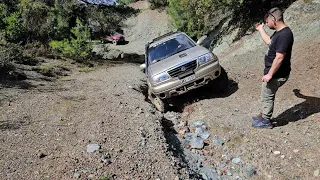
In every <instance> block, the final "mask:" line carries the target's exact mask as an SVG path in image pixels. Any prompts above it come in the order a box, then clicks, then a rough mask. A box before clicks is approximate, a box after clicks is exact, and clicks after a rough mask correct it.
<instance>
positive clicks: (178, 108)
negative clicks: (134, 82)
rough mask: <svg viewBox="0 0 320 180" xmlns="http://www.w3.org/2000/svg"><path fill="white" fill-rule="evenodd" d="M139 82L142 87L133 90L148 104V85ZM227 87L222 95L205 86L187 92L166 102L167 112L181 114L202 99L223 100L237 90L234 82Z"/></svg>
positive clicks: (230, 81) (236, 84) (143, 81)
mask: <svg viewBox="0 0 320 180" xmlns="http://www.w3.org/2000/svg"><path fill="white" fill-rule="evenodd" d="M141 81H142V85H140V87H139V89H137V88H133V89H134V90H136V91H138V92H140V93H142V94H143V95H144V96H145V101H146V102H148V103H151V101H150V100H149V99H148V85H147V83H146V81H145V80H141ZM228 86H229V88H228V91H226V92H223V93H215V92H212V91H211V90H210V89H211V88H209V87H207V86H203V87H200V88H198V89H194V90H192V91H189V92H187V93H185V94H182V95H180V96H175V97H172V98H171V99H170V101H169V102H168V103H169V104H170V106H169V107H168V109H167V111H174V112H179V113H182V112H183V110H184V108H185V107H186V106H188V105H190V104H193V103H195V102H198V101H200V100H204V99H214V98H225V97H228V96H230V95H232V94H233V93H235V92H236V91H237V90H238V89H239V88H238V83H237V82H235V81H234V80H229V82H228Z"/></svg>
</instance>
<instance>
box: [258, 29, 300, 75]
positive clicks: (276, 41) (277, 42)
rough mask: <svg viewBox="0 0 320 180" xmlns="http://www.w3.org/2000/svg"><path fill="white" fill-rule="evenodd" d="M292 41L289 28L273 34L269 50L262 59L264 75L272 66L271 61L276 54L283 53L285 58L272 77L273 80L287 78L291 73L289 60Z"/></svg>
mask: <svg viewBox="0 0 320 180" xmlns="http://www.w3.org/2000/svg"><path fill="white" fill-rule="evenodd" d="M293 41H294V39H293V34H292V31H291V29H290V28H289V27H285V28H283V29H281V30H280V31H277V32H275V33H274V34H273V35H272V36H271V42H270V45H269V49H268V51H267V53H266V55H265V57H264V62H265V69H264V75H266V74H268V72H269V70H270V68H271V66H272V63H273V60H274V59H275V57H276V52H279V53H284V54H285V56H284V59H283V61H282V63H281V66H280V68H279V69H278V70H277V72H276V73H275V74H274V75H273V78H283V77H286V76H289V74H290V71H291V67H290V66H291V63H290V59H291V51H292V45H293Z"/></svg>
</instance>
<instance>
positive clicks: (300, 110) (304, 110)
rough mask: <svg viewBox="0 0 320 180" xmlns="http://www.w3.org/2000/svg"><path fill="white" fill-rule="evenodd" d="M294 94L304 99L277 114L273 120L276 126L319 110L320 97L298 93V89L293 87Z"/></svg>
mask: <svg viewBox="0 0 320 180" xmlns="http://www.w3.org/2000/svg"><path fill="white" fill-rule="evenodd" d="M293 92H294V94H295V95H296V96H297V97H298V98H301V99H305V101H303V102H301V103H299V104H297V105H295V106H293V107H291V108H290V109H287V110H286V111H284V112H283V113H281V114H280V115H279V116H277V117H276V118H275V119H274V120H273V121H274V123H275V124H276V126H284V125H287V124H288V123H289V122H295V121H299V120H303V119H306V118H307V117H309V116H311V115H313V114H316V113H319V112H320V98H319V97H312V96H306V95H303V94H301V93H300V90H298V89H294V90H293Z"/></svg>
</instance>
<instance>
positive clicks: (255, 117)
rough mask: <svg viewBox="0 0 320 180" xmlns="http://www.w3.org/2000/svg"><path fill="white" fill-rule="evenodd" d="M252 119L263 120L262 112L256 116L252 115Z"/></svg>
mask: <svg viewBox="0 0 320 180" xmlns="http://www.w3.org/2000/svg"><path fill="white" fill-rule="evenodd" d="M252 119H253V120H254V121H264V119H263V117H262V113H260V114H259V115H256V116H252Z"/></svg>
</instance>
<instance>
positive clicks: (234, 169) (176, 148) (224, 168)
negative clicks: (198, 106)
mask: <svg viewBox="0 0 320 180" xmlns="http://www.w3.org/2000/svg"><path fill="white" fill-rule="evenodd" d="M234 84H235V82H234V81H230V82H229V86H231V87H232V86H233V85H234ZM147 88H148V87H147V85H146V84H145V85H142V86H140V88H139V89H138V90H137V89H136V90H137V91H139V92H141V93H143V94H144V96H145V101H147V102H148V103H150V105H151V106H153V105H152V103H151V102H150V100H149V99H148V94H147V93H148V92H147ZM202 90H206V89H205V88H203V89H201V90H200V91H202ZM196 91H197V90H196ZM198 91H199V90H198ZM196 93H197V92H196ZM194 94H195V93H190V94H188V93H187V94H185V95H183V97H182V98H172V100H171V101H170V104H169V108H168V111H167V112H165V113H162V114H161V117H162V118H161V120H160V122H161V125H162V130H163V133H164V136H165V139H166V143H167V146H168V150H169V151H170V152H171V153H172V155H173V157H174V158H175V160H174V162H175V163H174V165H175V166H176V167H177V169H178V170H180V174H187V175H188V176H189V178H190V179H204V180H215V179H219V180H220V179H235V180H241V179H249V178H252V177H254V176H255V175H257V171H256V170H255V168H254V167H253V166H252V165H250V164H246V163H245V162H243V160H242V159H241V157H235V156H232V155H231V154H230V153H229V152H228V150H227V149H228V148H225V143H226V142H228V141H230V139H229V140H224V139H221V138H219V135H218V134H212V133H210V127H209V126H208V125H207V124H206V123H205V122H204V121H203V120H201V119H198V120H195V121H192V120H190V118H189V116H190V115H191V114H192V112H193V111H194V109H193V106H192V103H191V104H190V103H189V102H188V101H192V100H194V99H196V100H194V101H198V99H197V97H194ZM181 99H187V100H185V101H183V100H181ZM190 99H191V100H190ZM214 154H221V158H220V159H214V157H216V156H214ZM181 171H185V172H181Z"/></svg>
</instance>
